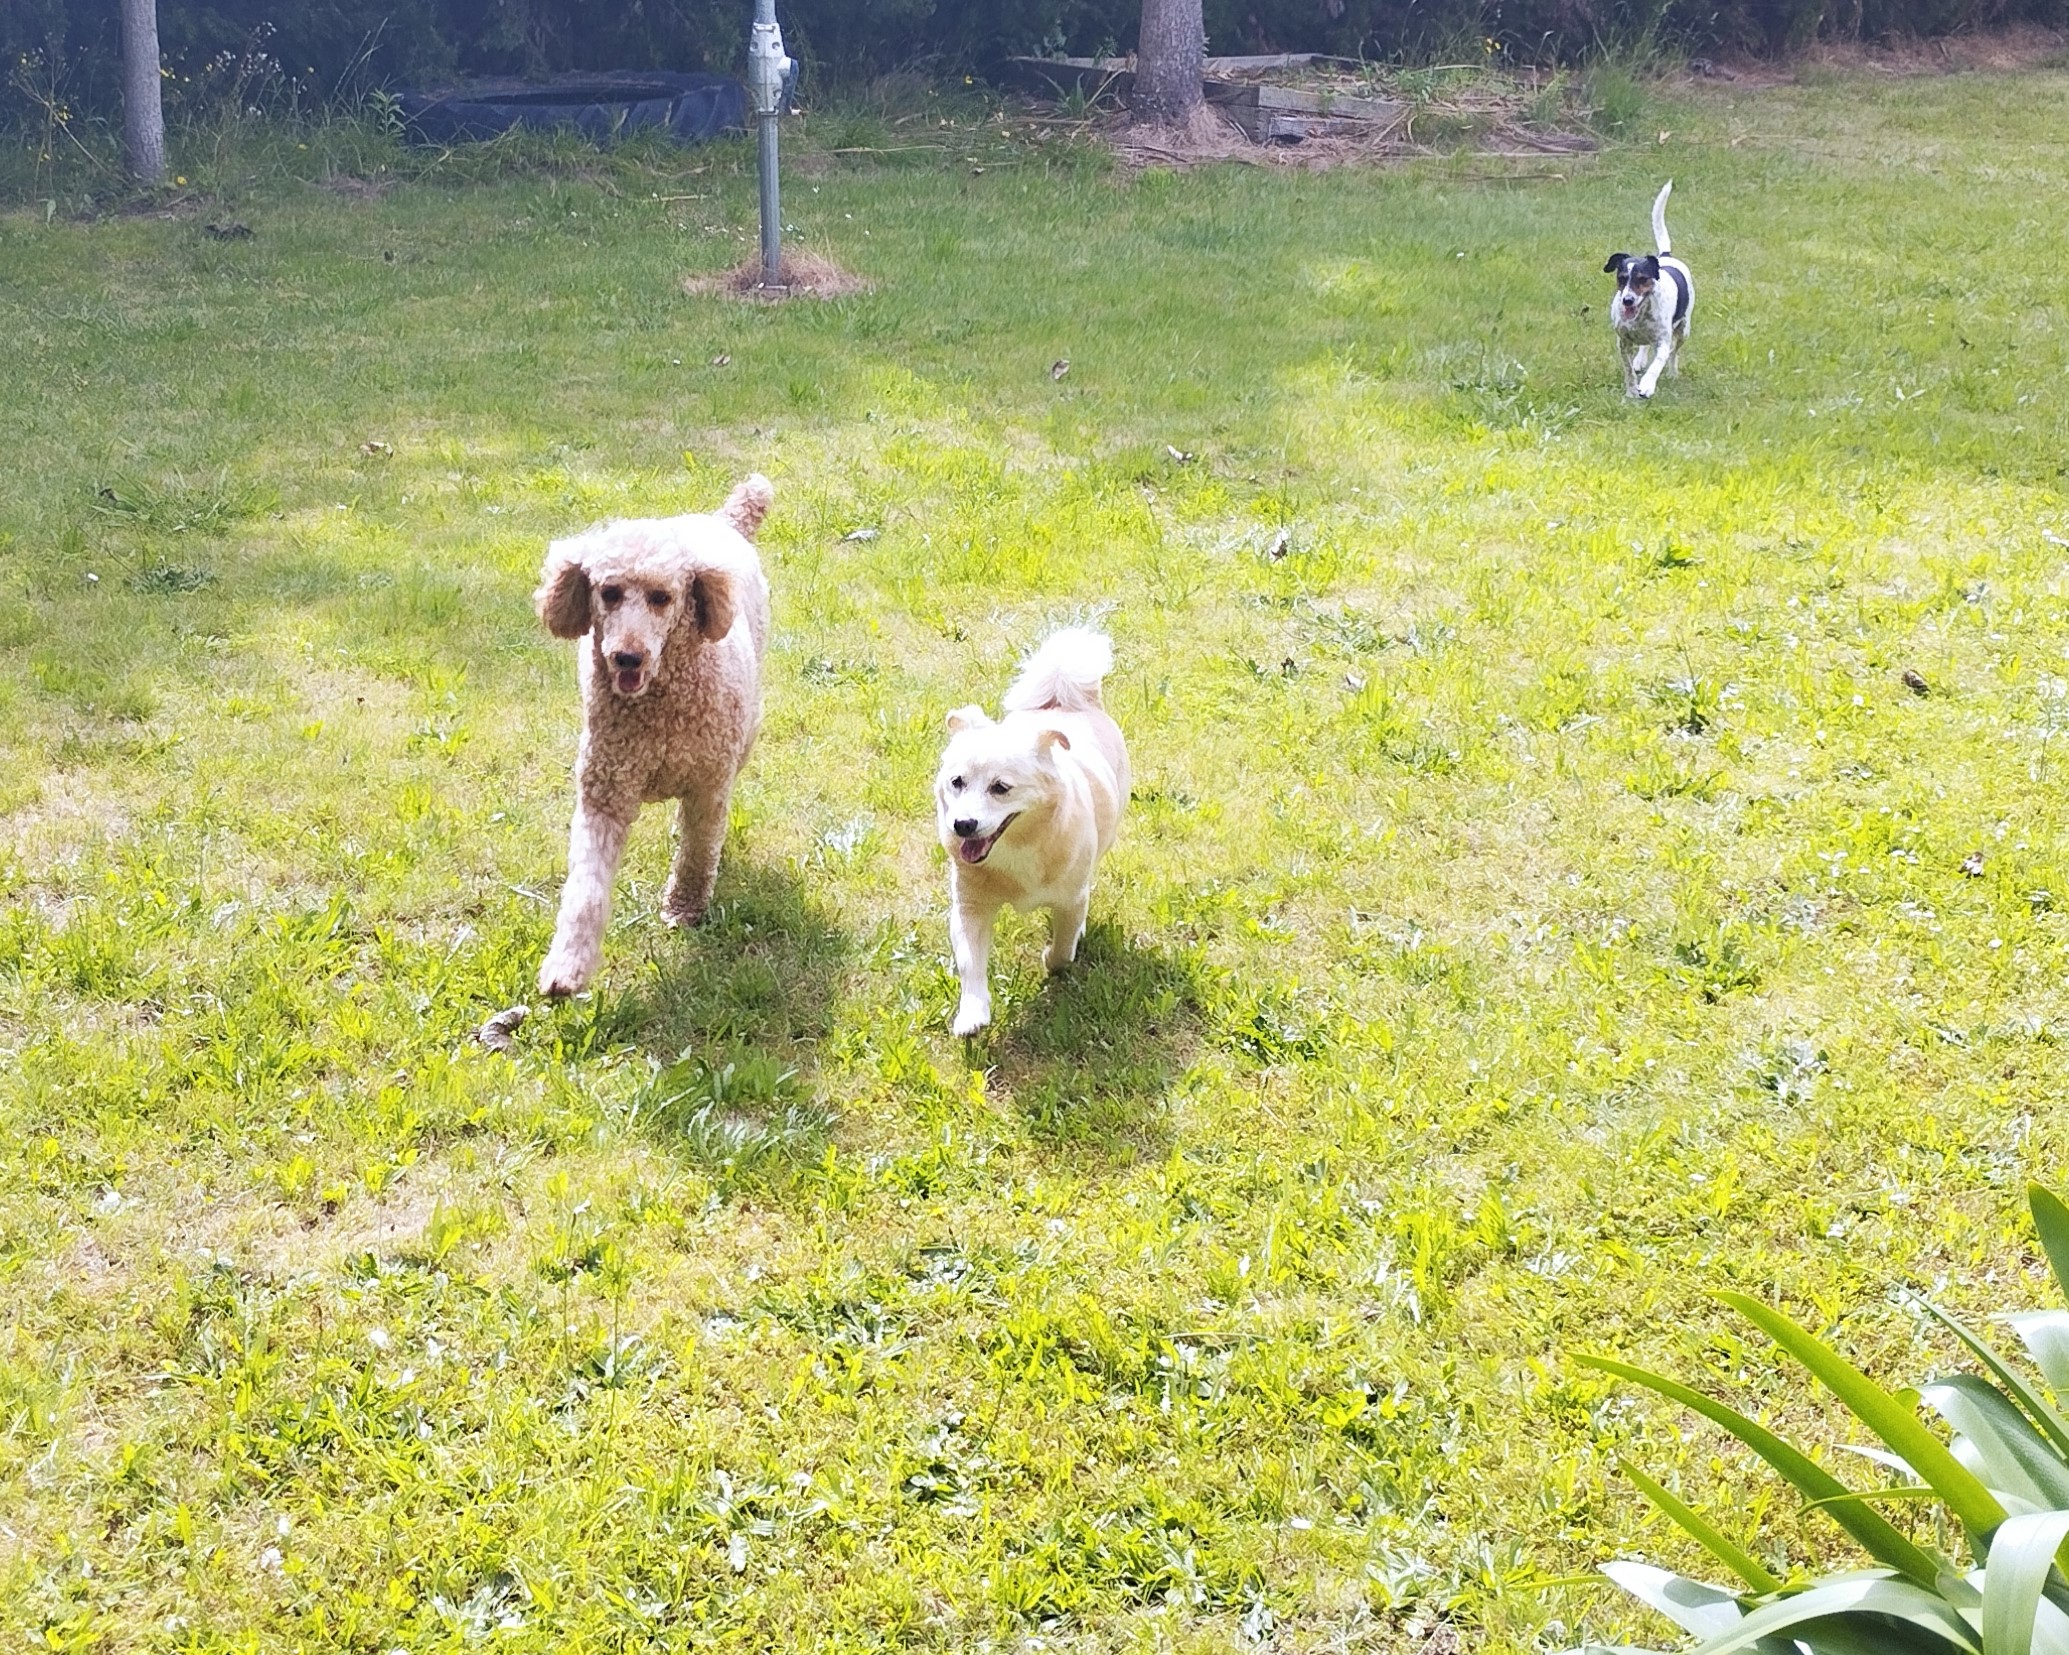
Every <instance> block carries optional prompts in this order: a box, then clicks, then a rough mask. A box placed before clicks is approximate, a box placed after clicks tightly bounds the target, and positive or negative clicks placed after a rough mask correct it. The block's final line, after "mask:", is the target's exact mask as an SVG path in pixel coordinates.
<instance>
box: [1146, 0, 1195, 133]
mask: <svg viewBox="0 0 2069 1655" xmlns="http://www.w3.org/2000/svg"><path fill="white" fill-rule="evenodd" d="M1200 5H1201V0H1142V32H1141V35H1140V37H1139V39H1138V41H1137V44H1136V48H1135V92H1134V95H1133V96H1132V97H1131V98H1130V99H1129V105H1130V107H1131V108H1132V109H1133V110H1134V112H1135V118H1136V120H1138V121H1143V122H1151V123H1154V124H1156V125H1158V126H1189V125H1191V124H1192V122H1193V120H1194V118H1195V117H1196V116H1197V115H1198V114H1199V111H1200V108H1201V92H1200V82H1201V80H1202V79H1203V78H1204V77H1205V75H1206V73H1207V26H1206V23H1205V21H1204V19H1203V18H1202V16H1201V11H1200Z"/></svg>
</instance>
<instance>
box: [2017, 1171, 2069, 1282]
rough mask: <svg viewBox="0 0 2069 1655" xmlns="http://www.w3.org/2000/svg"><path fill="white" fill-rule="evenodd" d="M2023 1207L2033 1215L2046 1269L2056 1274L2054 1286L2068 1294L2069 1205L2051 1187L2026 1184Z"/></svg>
mask: <svg viewBox="0 0 2069 1655" xmlns="http://www.w3.org/2000/svg"><path fill="white" fill-rule="evenodd" d="M2026 1206H2027V1208H2028V1209H2029V1210H2030V1211H2031V1212H2032V1214H2033V1228H2034V1230H2035V1232H2036V1233H2037V1234H2038V1235H2039V1237H2040V1250H2041V1251H2042V1252H2044V1253H2045V1254H2047V1262H2048V1268H2049V1269H2051V1270H2053V1271H2054V1273H2055V1288H2056V1290H2057V1291H2058V1292H2060V1293H2062V1294H2063V1295H2064V1296H2065V1297H2069V1204H2065V1203H2064V1202H2063V1200H2062V1198H2061V1197H2060V1196H2059V1195H2057V1194H2055V1193H2054V1191H2052V1190H2046V1189H2042V1188H2041V1187H2040V1186H2039V1185H2038V1184H2028V1185H2027V1186H2026Z"/></svg>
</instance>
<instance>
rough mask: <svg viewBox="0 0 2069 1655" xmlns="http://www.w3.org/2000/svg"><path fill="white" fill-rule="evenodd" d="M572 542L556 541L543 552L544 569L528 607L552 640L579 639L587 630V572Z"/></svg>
mask: <svg viewBox="0 0 2069 1655" xmlns="http://www.w3.org/2000/svg"><path fill="white" fill-rule="evenodd" d="M575 547H576V542H574V541H572V540H556V541H554V542H553V544H552V545H551V546H549V547H548V548H547V549H546V567H545V568H544V569H543V570H542V571H540V574H539V589H538V591H536V592H534V593H533V594H532V606H533V607H534V608H535V609H537V610H538V611H539V619H540V620H542V621H544V622H545V623H546V630H547V631H548V632H550V633H552V634H553V635H554V637H556V638H579V637H581V636H582V634H583V633H585V632H587V631H588V630H589V571H588V570H587V569H585V568H583V567H582V558H581V554H580V553H579V552H577V551H576V549H575Z"/></svg>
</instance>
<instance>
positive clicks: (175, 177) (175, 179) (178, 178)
mask: <svg viewBox="0 0 2069 1655" xmlns="http://www.w3.org/2000/svg"><path fill="white" fill-rule="evenodd" d="M172 181H173V182H174V183H175V184H184V183H186V180H185V179H184V178H182V177H181V176H180V175H179V174H178V173H174V174H173V176H172Z"/></svg>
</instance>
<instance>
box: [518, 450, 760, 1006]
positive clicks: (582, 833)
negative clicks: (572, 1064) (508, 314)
mask: <svg viewBox="0 0 2069 1655" xmlns="http://www.w3.org/2000/svg"><path fill="white" fill-rule="evenodd" d="M772 498H773V494H772V491H771V489H770V487H769V484H768V480H767V479H766V478H764V477H761V476H759V475H757V476H753V477H749V478H748V479H747V481H745V482H744V483H742V484H741V485H740V486H739V487H738V488H736V489H734V490H733V492H732V493H731V495H729V496H728V497H727V499H726V503H725V504H724V505H722V506H721V507H719V509H718V510H717V511H716V512H713V513H711V514H710V515H709V516H704V515H693V516H687V517H660V518H651V519H645V520H633V521H628V522H621V523H605V524H603V525H601V526H600V527H598V528H594V529H591V530H589V531H588V532H587V533H586V534H579V535H576V536H574V537H573V538H572V539H568V540H556V541H554V542H553V544H552V546H551V547H550V548H549V549H548V551H547V553H546V568H545V572H544V574H543V575H542V576H541V578H540V581H539V590H538V591H537V592H536V593H534V594H533V602H534V603H535V604H536V605H537V606H538V610H539V619H540V620H541V621H543V622H545V624H546V629H547V630H548V631H549V632H551V633H552V634H553V635H554V636H555V637H556V638H580V639H582V640H583V643H582V649H581V657H580V664H579V669H578V677H579V678H580V680H581V686H582V747H581V751H580V752H579V753H578V754H577V755H576V758H575V821H574V827H573V830H572V831H571V832H570V834H569V836H568V882H567V885H566V888H565V889H563V890H562V892H561V896H560V919H559V922H558V923H557V924H556V925H555V926H554V928H553V947H552V948H551V949H550V950H548V952H547V955H546V960H545V963H544V964H543V965H541V966H540V967H539V992H540V993H542V994H548V995H562V994H578V993H580V992H581V991H582V989H583V988H585V987H587V986H588V983H589V979H590V978H591V977H593V976H594V975H595V974H596V968H597V965H598V963H599V962H600V960H601V959H602V956H603V933H604V927H605V926H606V925H607V924H608V923H609V922H610V917H611V882H612V880H613V879H614V878H615V877H616V875H617V872H618V858H619V857H620V856H621V855H622V854H623V853H624V850H625V838H626V835H627V834H629V833H630V832H631V831H632V823H633V819H634V818H635V817H637V816H638V815H639V808H640V806H641V805H643V804H648V803H652V802H656V801H659V800H662V799H675V800H678V801H679V815H678V825H679V836H678V838H677V840H676V846H675V869H674V873H673V874H672V876H671V877H670V879H669V881H668V888H667V890H666V891H665V892H663V893H662V897H661V917H662V918H663V919H665V920H666V921H667V922H668V923H669V924H670V925H695V924H696V923H697V921H698V920H700V919H702V918H703V917H704V909H705V906H706V904H708V903H709V902H710V901H711V888H712V883H713V881H714V880H715V879H716V878H717V877H718V852H719V847H720V845H722V844H723V843H724V842H725V837H726V805H727V801H728V800H729V799H730V798H731V797H732V792H733V781H734V778H735V777H737V776H738V775H739V773H740V767H741V766H742V765H743V764H745V763H746V762H747V752H748V749H749V748H751V747H752V746H753V745H754V737H755V732H756V731H757V730H758V729H759V728H760V727H761V715H762V703H761V663H762V652H763V651H764V650H765V649H766V648H767V647H768V638H769V583H768V582H767V581H766V580H764V579H763V578H762V570H761V560H760V559H759V558H758V557H756V555H755V551H754V547H753V545H752V544H751V541H752V539H753V536H754V533H755V531H756V530H757V529H758V528H760V527H761V521H762V518H763V516H764V515H765V514H766V513H767V511H768V509H769V502H770V500H771V499H772Z"/></svg>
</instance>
